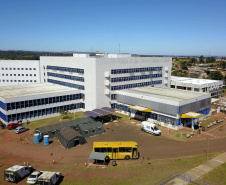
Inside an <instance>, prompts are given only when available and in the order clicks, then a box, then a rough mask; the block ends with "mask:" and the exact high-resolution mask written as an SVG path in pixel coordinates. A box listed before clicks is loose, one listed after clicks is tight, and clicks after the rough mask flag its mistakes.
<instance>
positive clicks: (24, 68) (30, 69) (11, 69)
mask: <svg viewBox="0 0 226 185" xmlns="http://www.w3.org/2000/svg"><path fill="white" fill-rule="evenodd" d="M28 69H29V70H32V68H15V67H14V68H9V70H28ZM2 70H8V68H7V67H6V68H4V67H2ZM33 70H36V68H33Z"/></svg>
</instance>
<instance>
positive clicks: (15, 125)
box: [6, 123, 21, 130]
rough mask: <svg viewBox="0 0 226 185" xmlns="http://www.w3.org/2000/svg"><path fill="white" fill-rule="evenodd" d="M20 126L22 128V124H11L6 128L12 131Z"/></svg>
mask: <svg viewBox="0 0 226 185" xmlns="http://www.w3.org/2000/svg"><path fill="white" fill-rule="evenodd" d="M19 126H21V124H20V123H10V124H8V125H7V127H6V128H7V129H9V130H12V129H14V128H17V127H19Z"/></svg>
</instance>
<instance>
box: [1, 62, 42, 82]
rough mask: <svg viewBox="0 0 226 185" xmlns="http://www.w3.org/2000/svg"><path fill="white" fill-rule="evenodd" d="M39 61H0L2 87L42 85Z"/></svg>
mask: <svg viewBox="0 0 226 185" xmlns="http://www.w3.org/2000/svg"><path fill="white" fill-rule="evenodd" d="M39 67H40V65H39V60H0V86H9V85H20V84H33V83H40V73H39V71H40V70H39Z"/></svg>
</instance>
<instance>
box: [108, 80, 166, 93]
mask: <svg viewBox="0 0 226 185" xmlns="http://www.w3.org/2000/svg"><path fill="white" fill-rule="evenodd" d="M152 84H162V80H158V81H152V82H143V83H134V84H126V85H117V86H111V90H112V91H114V90H121V89H129V88H135V87H143V86H149V85H152Z"/></svg>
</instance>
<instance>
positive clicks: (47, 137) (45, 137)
mask: <svg viewBox="0 0 226 185" xmlns="http://www.w3.org/2000/svg"><path fill="white" fill-rule="evenodd" d="M44 145H49V136H48V135H44Z"/></svg>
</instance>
